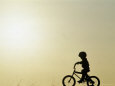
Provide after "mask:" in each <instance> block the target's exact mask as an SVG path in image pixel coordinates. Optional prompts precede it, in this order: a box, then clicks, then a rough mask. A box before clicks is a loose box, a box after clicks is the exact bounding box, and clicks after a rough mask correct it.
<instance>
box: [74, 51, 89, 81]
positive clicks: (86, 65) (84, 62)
mask: <svg viewBox="0 0 115 86" xmlns="http://www.w3.org/2000/svg"><path fill="white" fill-rule="evenodd" d="M78 56H79V57H80V58H81V59H82V61H80V62H77V63H75V64H81V65H82V68H83V69H82V71H81V74H82V77H81V79H80V80H79V81H78V82H79V83H82V82H83V81H84V78H85V77H86V76H87V73H88V72H89V71H90V68H89V62H88V60H87V58H86V56H87V54H86V52H80V53H79V55H78Z"/></svg>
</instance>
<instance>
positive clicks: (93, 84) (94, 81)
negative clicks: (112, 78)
mask: <svg viewBox="0 0 115 86" xmlns="http://www.w3.org/2000/svg"><path fill="white" fill-rule="evenodd" d="M87 86H100V80H99V78H98V77H96V76H90V77H89V78H88V79H87Z"/></svg>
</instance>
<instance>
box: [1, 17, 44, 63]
mask: <svg viewBox="0 0 115 86" xmlns="http://www.w3.org/2000/svg"><path fill="white" fill-rule="evenodd" d="M29 20H30V19H27V18H26V17H25V18H24V16H12V17H10V16H9V17H8V18H6V20H5V25H4V27H3V29H2V34H1V37H0V38H1V39H2V43H3V44H2V45H3V50H4V53H7V55H5V54H4V58H3V59H4V61H11V62H18V61H21V60H23V61H24V59H25V58H27V59H28V58H30V57H31V56H32V55H34V56H35V54H36V51H37V50H36V48H37V47H39V48H40V46H41V45H42V44H43V40H44V36H45V35H44V31H43V28H42V27H41V26H40V24H39V23H38V22H37V24H36V21H34V18H31V21H29ZM30 59H32V58H30Z"/></svg>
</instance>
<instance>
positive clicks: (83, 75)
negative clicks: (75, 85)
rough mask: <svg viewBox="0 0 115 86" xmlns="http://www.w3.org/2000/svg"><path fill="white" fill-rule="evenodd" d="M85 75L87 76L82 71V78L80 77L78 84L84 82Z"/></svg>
mask: <svg viewBox="0 0 115 86" xmlns="http://www.w3.org/2000/svg"><path fill="white" fill-rule="evenodd" d="M86 75H87V72H86V71H85V70H84V69H83V70H82V77H81V79H80V80H79V81H78V82H79V83H82V82H83V81H84V79H85V76H86Z"/></svg>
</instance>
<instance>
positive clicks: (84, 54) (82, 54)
mask: <svg viewBox="0 0 115 86" xmlns="http://www.w3.org/2000/svg"><path fill="white" fill-rule="evenodd" d="M86 56H87V54H86V52H80V53H79V57H81V59H84V58H86Z"/></svg>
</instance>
